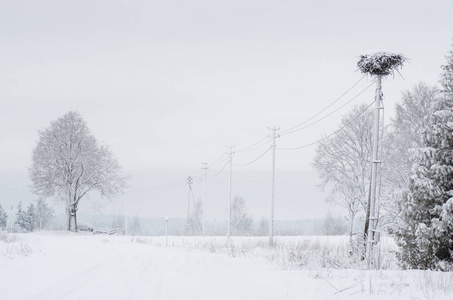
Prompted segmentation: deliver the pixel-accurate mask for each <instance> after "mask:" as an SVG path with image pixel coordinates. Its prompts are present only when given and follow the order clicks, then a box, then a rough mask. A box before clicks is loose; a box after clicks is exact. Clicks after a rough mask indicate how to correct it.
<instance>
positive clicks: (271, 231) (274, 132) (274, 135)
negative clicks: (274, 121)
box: [269, 126, 280, 246]
mask: <svg viewBox="0 0 453 300" xmlns="http://www.w3.org/2000/svg"><path fill="white" fill-rule="evenodd" d="M269 130H272V135H271V136H269V137H270V138H271V139H272V146H271V147H272V182H271V216H270V220H269V245H270V246H272V245H273V244H274V194H275V193H274V191H275V190H274V186H275V139H276V138H278V137H280V136H279V135H277V130H280V128H276V127H275V126H274V128H269Z"/></svg>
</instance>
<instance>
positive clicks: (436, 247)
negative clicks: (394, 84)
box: [395, 52, 453, 270]
mask: <svg viewBox="0 0 453 300" xmlns="http://www.w3.org/2000/svg"><path fill="white" fill-rule="evenodd" d="M442 70H443V73H442V80H441V84H442V91H441V96H440V97H439V99H438V100H437V101H435V102H434V103H433V106H432V115H431V117H430V122H429V126H428V128H427V130H425V132H424V133H423V141H424V147H420V148H417V149H415V150H414V151H413V155H414V158H415V164H414V166H413V169H412V176H411V177H410V180H409V187H408V190H407V191H406V192H405V193H404V196H403V201H402V203H401V204H402V205H401V209H402V215H403V226H401V227H400V228H399V229H397V230H396V231H395V235H396V237H397V240H398V244H399V246H400V247H401V250H402V251H401V253H400V259H401V262H402V264H403V266H404V267H407V268H415V269H439V270H451V269H453V52H450V54H449V56H448V57H447V65H445V66H443V67H442Z"/></svg>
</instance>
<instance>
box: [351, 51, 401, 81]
mask: <svg viewBox="0 0 453 300" xmlns="http://www.w3.org/2000/svg"><path fill="white" fill-rule="evenodd" d="M405 61H406V58H405V57H404V56H403V55H402V54H399V53H390V52H376V53H373V54H365V55H361V56H360V60H359V62H358V63H357V66H358V67H359V69H360V71H361V72H362V73H364V74H371V75H384V76H386V75H390V74H393V72H394V71H395V70H396V69H397V68H398V67H400V68H401V67H402V66H403V63H404V62H405Z"/></svg>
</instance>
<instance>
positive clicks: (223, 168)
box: [208, 160, 230, 179]
mask: <svg viewBox="0 0 453 300" xmlns="http://www.w3.org/2000/svg"><path fill="white" fill-rule="evenodd" d="M229 162H230V160H227V162H226V163H225V165H224V166H223V167H222V169H221V170H220V171H219V172H218V173H217V174H215V175H214V176H210V177H208V178H209V179H211V178H214V177H216V176H218V175H220V173H222V171H223V170H225V167H226V166H227V165H228V163H229Z"/></svg>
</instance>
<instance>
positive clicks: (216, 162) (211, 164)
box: [209, 152, 227, 166]
mask: <svg viewBox="0 0 453 300" xmlns="http://www.w3.org/2000/svg"><path fill="white" fill-rule="evenodd" d="M225 154H227V153H226V152H224V153H223V154H222V155H221V156H220V157H219V158H218V159H217V160H216V161H214V162H212V163H209V165H210V166H214V165H216V164H218V163H220V162H221V161H222V158H223V157H224V156H225Z"/></svg>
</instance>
